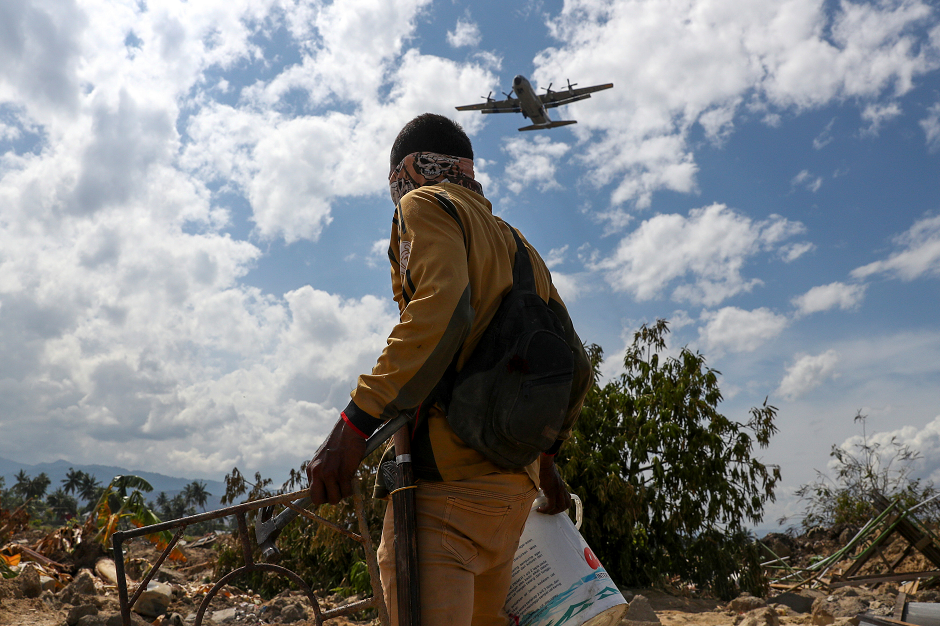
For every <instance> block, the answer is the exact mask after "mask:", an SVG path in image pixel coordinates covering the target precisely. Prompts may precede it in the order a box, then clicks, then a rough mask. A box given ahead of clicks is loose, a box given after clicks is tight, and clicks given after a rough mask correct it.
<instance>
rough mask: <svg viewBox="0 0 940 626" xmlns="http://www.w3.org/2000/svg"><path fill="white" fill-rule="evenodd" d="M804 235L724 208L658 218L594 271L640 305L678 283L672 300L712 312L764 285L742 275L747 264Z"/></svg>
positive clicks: (774, 219) (791, 226) (776, 220)
mask: <svg viewBox="0 0 940 626" xmlns="http://www.w3.org/2000/svg"><path fill="white" fill-rule="evenodd" d="M803 230H804V228H803V225H802V224H800V223H799V222H791V221H789V220H786V219H784V218H782V217H780V216H779V215H773V216H771V217H770V218H769V219H768V220H766V221H761V222H755V221H753V220H751V219H750V218H749V217H747V216H745V215H742V214H740V213H737V212H735V211H733V210H731V209H729V208H728V207H726V206H725V205H723V204H713V205H711V206H707V207H703V208H700V209H694V210H692V211H690V212H689V216H688V217H683V216H681V215H675V214H672V215H657V216H656V217H653V218H650V219H648V220H646V221H644V222H643V223H642V224H640V225H639V226H638V227H637V228H636V230H634V231H633V232H632V233H630V234H629V235H627V236H626V237H625V238H624V239H622V240H621V242H620V244H619V245H618V246H617V249H616V250H615V251H614V253H613V254H612V255H611V256H609V257H608V258H606V259H603V260H601V261H600V262H597V263H594V264H593V268H594V269H600V270H603V271H604V272H605V274H606V278H607V280H608V282H609V283H610V284H611V286H613V288H614V289H615V290H617V291H628V292H630V293H632V294H633V295H634V297H636V298H637V299H639V300H649V299H651V298H655V297H658V296H659V295H660V294H661V293H662V292H663V291H664V290H665V289H666V288H667V287H668V286H669V285H671V284H674V283H675V287H674V288H673V291H672V298H673V300H676V301H687V302H692V303H698V304H705V305H708V306H711V305H715V304H718V303H720V302H722V301H723V300H725V299H726V298H729V297H731V296H733V295H735V294H738V293H741V292H744V291H750V290H751V289H752V288H753V287H754V286H755V285H758V284H760V281H759V280H758V279H756V278H752V279H748V278H745V276H744V275H743V269H744V264H745V262H746V261H747V259H748V258H750V257H752V256H754V255H755V254H757V253H758V252H760V251H761V250H765V249H771V248H773V247H774V246H775V245H776V244H778V243H780V242H781V241H783V240H784V239H786V238H788V237H791V236H793V235H794V234H797V233H800V232H802V231H803Z"/></svg>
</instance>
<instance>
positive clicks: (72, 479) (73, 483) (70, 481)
mask: <svg viewBox="0 0 940 626" xmlns="http://www.w3.org/2000/svg"><path fill="white" fill-rule="evenodd" d="M84 477H85V472H83V471H82V470H76V469H73V468H71V467H70V468H69V471H68V472H66V473H65V478H63V479H62V490H63V491H64V492H65V493H67V494H72V493H79V492H80V491H81V486H82V478H84Z"/></svg>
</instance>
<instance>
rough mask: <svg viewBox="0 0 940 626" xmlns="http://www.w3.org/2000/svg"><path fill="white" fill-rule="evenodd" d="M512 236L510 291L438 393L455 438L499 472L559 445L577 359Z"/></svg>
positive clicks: (525, 252) (522, 248) (519, 243)
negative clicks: (475, 451) (495, 466)
mask: <svg viewBox="0 0 940 626" xmlns="http://www.w3.org/2000/svg"><path fill="white" fill-rule="evenodd" d="M509 230H510V231H511V232H512V236H513V237H514V238H515V240H516V256H515V262H514V265H513V270H512V288H511V289H510V290H509V293H507V294H506V296H505V297H504V298H503V301H502V302H501V303H500V305H499V308H498V309H497V311H496V314H495V315H494V316H493V319H492V321H490V324H489V326H487V328H486V330H485V331H484V332H483V335H482V337H481V338H480V341H479V343H478V344H477V346H476V348H475V349H474V351H473V353H472V354H471V355H470V357H469V358H468V359H467V361H466V363H465V364H464V367H463V369H461V370H460V371H459V372H457V373H456V374H454V373H453V372H451V373H450V375H449V376H445V379H447V378H449V379H450V380H453V383H452V384H449V381H448V380H444V381H442V385H441V387H439V389H440V390H441V394H440V402H441V404H442V405H443V406H444V409H445V413H446V415H447V421H448V423H449V424H450V426H451V428H452V429H453V430H454V432H455V433H456V434H457V436H459V437H460V438H461V439H462V440H463V441H464V443H466V444H467V445H468V446H470V447H471V448H473V449H474V450H477V451H478V452H480V453H481V454H483V456H485V457H486V458H487V459H489V460H490V461H492V462H493V463H495V464H496V465H499V466H500V467H504V468H507V469H519V468H522V467H525V466H526V465H528V464H529V463H531V462H532V461H534V460H535V459H537V458H538V456H539V454H540V453H542V452H545V451H547V450H548V449H549V448H551V447H552V445H554V443H555V441H556V439H557V438H558V433H559V431H560V430H561V427H562V424H563V423H564V420H565V415H566V414H567V412H568V403H569V396H570V394H571V383H572V380H573V378H574V357H573V355H572V353H571V348H570V347H569V346H568V343H567V342H566V341H565V338H564V334H565V333H564V328H563V327H562V324H561V322H560V321H559V320H558V317H557V316H556V315H555V314H554V313H553V312H552V310H551V309H550V308H549V306H548V304H546V302H545V301H544V300H542V298H540V297H539V295H538V293H536V290H535V275H534V274H533V271H532V263H531V260H530V259H529V252H528V250H526V247H525V244H524V243H523V242H522V239H521V238H520V237H519V235H518V234H517V233H516V230H515V229H514V228H512V227H511V226H510V228H509ZM442 387H443V388H442ZM448 392H449V393H448Z"/></svg>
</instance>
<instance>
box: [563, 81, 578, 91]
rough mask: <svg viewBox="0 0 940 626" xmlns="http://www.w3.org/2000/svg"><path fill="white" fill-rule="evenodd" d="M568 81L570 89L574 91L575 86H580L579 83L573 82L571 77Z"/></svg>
mask: <svg viewBox="0 0 940 626" xmlns="http://www.w3.org/2000/svg"><path fill="white" fill-rule="evenodd" d="M566 80H567V81H568V91H574V87H577V86H578V83H572V82H571V79H570V78H568V79H566Z"/></svg>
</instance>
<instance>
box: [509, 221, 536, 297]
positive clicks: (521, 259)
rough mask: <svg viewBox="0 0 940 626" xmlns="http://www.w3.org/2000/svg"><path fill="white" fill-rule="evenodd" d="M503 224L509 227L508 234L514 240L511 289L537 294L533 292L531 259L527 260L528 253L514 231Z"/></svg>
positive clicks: (533, 274) (533, 271)
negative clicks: (514, 252) (509, 233)
mask: <svg viewBox="0 0 940 626" xmlns="http://www.w3.org/2000/svg"><path fill="white" fill-rule="evenodd" d="M505 224H506V226H509V232H511V233H512V236H513V239H515V240H516V258H515V260H514V261H513V264H512V286H513V289H519V290H521V291H528V292H530V293H536V294H537V293H538V292H537V291H536V290H535V270H533V269H532V259H530V258H529V251H528V250H527V249H526V247H525V243H523V241H522V238H521V237H520V236H519V233H517V232H516V229H515V228H513V227H512V226H511V225H510V224H509V222H505Z"/></svg>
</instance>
